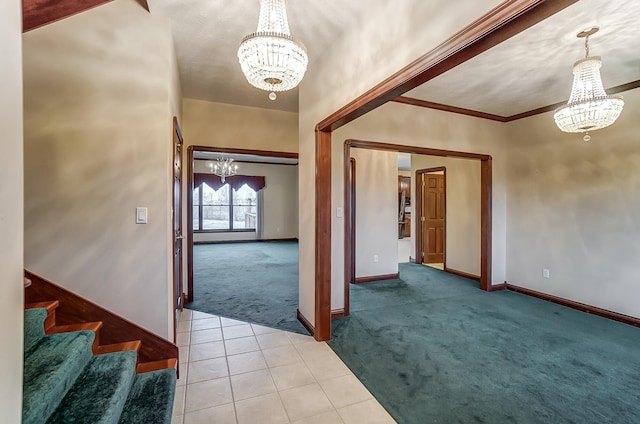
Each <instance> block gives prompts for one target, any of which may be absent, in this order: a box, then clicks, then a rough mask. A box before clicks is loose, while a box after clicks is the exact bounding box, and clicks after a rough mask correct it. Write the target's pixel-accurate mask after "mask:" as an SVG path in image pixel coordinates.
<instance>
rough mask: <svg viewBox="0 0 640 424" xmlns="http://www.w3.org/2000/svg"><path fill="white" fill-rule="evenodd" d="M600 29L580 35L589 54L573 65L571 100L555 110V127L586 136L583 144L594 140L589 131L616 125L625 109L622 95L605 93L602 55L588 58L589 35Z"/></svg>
mask: <svg viewBox="0 0 640 424" xmlns="http://www.w3.org/2000/svg"><path fill="white" fill-rule="evenodd" d="M598 30H599V28H598V27H597V26H596V27H592V28H589V29H586V30H584V31H581V32H579V33H578V38H584V48H585V52H586V55H585V58H584V59H581V60H579V61H577V62H576V63H574V65H573V86H572V88H571V96H570V97H569V101H568V102H567V104H566V105H565V106H563V107H561V108H558V109H556V111H555V113H554V115H553V118H554V119H555V121H556V125H558V128H560V129H561V130H562V131H565V132H572V133H577V132H582V133H585V135H584V138H583V139H584V141H589V140H591V136H590V135H589V131H594V130H599V129H601V128H605V127H608V126H609V125H611V124H613V123H614V122H615V121H616V119H618V117H619V116H620V113H621V112H622V108H623V107H624V101H623V100H622V96H609V95H607V93H606V92H605V91H604V87H603V86H602V79H601V77H600V67H601V66H602V59H601V58H600V56H589V36H590V35H593V34H595V33H596V32H598Z"/></svg>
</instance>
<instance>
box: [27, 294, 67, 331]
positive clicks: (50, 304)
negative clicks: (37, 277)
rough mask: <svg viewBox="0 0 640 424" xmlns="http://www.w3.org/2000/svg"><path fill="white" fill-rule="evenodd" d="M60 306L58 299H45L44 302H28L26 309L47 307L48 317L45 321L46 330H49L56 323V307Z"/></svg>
mask: <svg viewBox="0 0 640 424" xmlns="http://www.w3.org/2000/svg"><path fill="white" fill-rule="evenodd" d="M58 306H60V302H58V301H57V300H45V301H43V302H34V303H27V304H26V305H25V306H24V308H25V309H35V308H45V309H46V310H47V319H45V321H44V330H45V331H47V330H49V329H50V328H51V327H53V326H54V325H56V309H57V308H58Z"/></svg>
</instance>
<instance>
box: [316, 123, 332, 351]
mask: <svg viewBox="0 0 640 424" xmlns="http://www.w3.org/2000/svg"><path fill="white" fill-rule="evenodd" d="M315 200H316V205H315V210H316V263H315V270H316V281H315V287H316V290H315V295H316V296H315V306H316V310H315V323H314V324H315V335H314V336H315V339H316V340H318V341H322V340H329V339H331V210H332V209H331V131H320V130H319V129H318V128H316V199H315Z"/></svg>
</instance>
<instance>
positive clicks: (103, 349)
mask: <svg viewBox="0 0 640 424" xmlns="http://www.w3.org/2000/svg"><path fill="white" fill-rule="evenodd" d="M141 346H142V342H141V341H140V340H132V341H130V342H122V343H112V344H108V345H102V346H98V349H97V352H96V355H104V354H106V353H114V352H124V351H125V350H135V351H136V353H138V352H140V347H141Z"/></svg>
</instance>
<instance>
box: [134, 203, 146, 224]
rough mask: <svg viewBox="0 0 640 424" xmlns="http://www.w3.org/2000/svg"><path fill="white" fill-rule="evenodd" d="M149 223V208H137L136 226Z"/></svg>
mask: <svg viewBox="0 0 640 424" xmlns="http://www.w3.org/2000/svg"><path fill="white" fill-rule="evenodd" d="M146 223H147V208H141V207H138V208H136V224H146Z"/></svg>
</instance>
